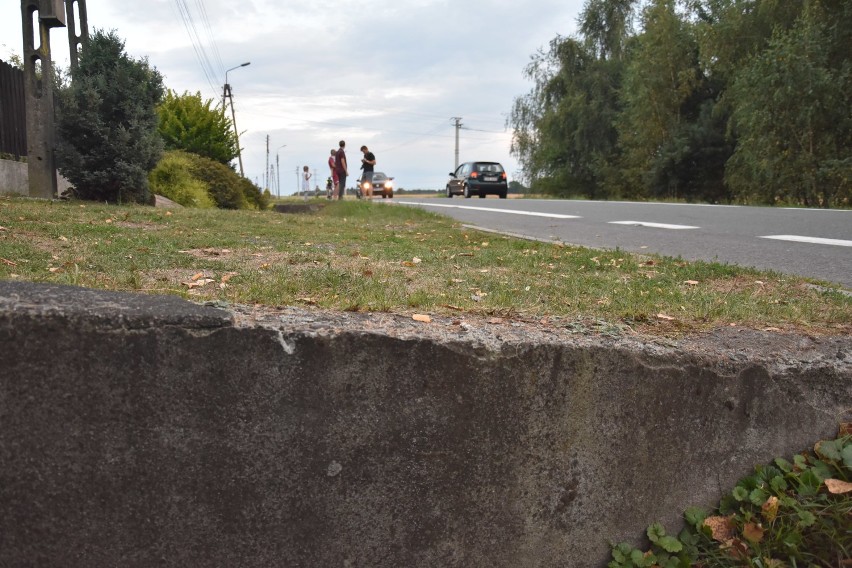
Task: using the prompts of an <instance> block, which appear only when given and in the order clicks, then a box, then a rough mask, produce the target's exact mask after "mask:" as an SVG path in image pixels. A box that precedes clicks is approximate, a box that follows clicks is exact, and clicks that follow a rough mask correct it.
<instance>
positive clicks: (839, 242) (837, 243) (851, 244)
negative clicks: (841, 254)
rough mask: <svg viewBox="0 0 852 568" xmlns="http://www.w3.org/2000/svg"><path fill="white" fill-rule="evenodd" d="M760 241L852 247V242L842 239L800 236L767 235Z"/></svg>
mask: <svg viewBox="0 0 852 568" xmlns="http://www.w3.org/2000/svg"><path fill="white" fill-rule="evenodd" d="M758 238H760V239H773V240H776V241H793V242H796V243H811V244H815V245H835V246H839V247H852V241H844V240H841V239H821V238H819V237H802V236H800V235H766V236H763V237H758Z"/></svg>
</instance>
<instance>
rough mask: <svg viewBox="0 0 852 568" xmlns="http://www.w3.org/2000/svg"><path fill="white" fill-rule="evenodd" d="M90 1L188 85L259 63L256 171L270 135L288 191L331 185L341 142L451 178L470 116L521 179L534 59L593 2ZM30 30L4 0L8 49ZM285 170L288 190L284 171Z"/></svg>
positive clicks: (55, 38)
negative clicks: (457, 124)
mask: <svg viewBox="0 0 852 568" xmlns="http://www.w3.org/2000/svg"><path fill="white" fill-rule="evenodd" d="M86 5H87V8H88V15H89V27H90V30H91V29H93V28H101V29H113V30H115V31H116V32H117V33H118V35H119V36H120V37H122V38H124V39H125V40H126V48H127V51H128V53H130V55H131V56H133V57H135V58H142V57H147V58H148V61H149V63H150V64H152V65H153V66H155V67H156V68H157V69H159V71H160V72H161V73H162V74H163V76H164V78H165V84H166V86H167V87H168V88H171V89H173V90H176V91H178V92H184V91H191V92H196V91H201V93H202V95H203V96H204V97H205V98H210V99H216V100H217V101H219V100H221V93H222V85H223V84H224V82H225V71H226V70H227V69H228V68H231V67H234V66H237V65H239V64H241V63H244V62H247V61H249V62H251V65H249V66H248V67H244V68H239V69H237V70H234V71H231V72H230V73H229V74H228V80H229V83H230V84H231V87H232V90H233V93H234V104H235V108H236V113H237V114H236V117H237V126H238V128H239V130H240V132H241V139H240V142H241V146H242V147H243V163H244V166H245V174H246V176H247V177H249V178H251V179H252V180H254V181H256V182H258V183H259V185H261V186H263V185H264V183H265V176H264V172H265V171H267V170H266V160H267V153H266V137H267V135H268V136H269V139H270V158H269V160H270V163H271V164H272V165H273V166H274V164H275V162H276V157H277V159H278V162H279V163H280V170H281V171H280V187H281V194H282V195H284V194H290V193H293V191H295V189H296V187H297V185H296V184H297V177H296V170H297V168H299V169H300V168H301V166H304V165H308V166H310V168H311V170H314V169H316V170H317V172H318V176H317V177H318V181H319V185H321V186H323V187H324V182H325V179H326V177H327V175H328V169H327V166H326V165H325V164H326V160H327V158H328V155H329V151H330V150H331V149H332V148H336V147H337V142H338V140H340V139H344V140H346V143H347V150H348V156H349V159H350V161H352V160H353V159H354V160H357V161H356V162H355V163H360V152H358V148H359V147H360V146H361V145H362V144H366V145H367V146H369V147H370V149H371V150H372V151H373V152H374V153H375V155H376V158H377V161H378V165H377V168H376V169H377V170H379V171H385V172H386V173H387V174H388V175H390V176H394V177H395V178H396V181H397V185H398V186H400V187H404V188H408V189H418V188H424V189H425V188H434V189H442V188H443V187H444V186H445V184H446V180H447V173H448V172H449V171H450V170H452V169H453V164H454V159H455V156H454V153H455V129H454V127H453V120H452V118H453V117H461V118H462V124H463V125H464V127H463V129H462V130H461V131H460V144H459V146H460V161H467V160H496V161H500V162H502V163H503V165H504V166H506V169H507V170H508V171H509V173H510V179H513V178H515V177H516V176H514V175H512V174H514V173H515V172H517V170H518V165H517V162H516V160H514V159H513V158H512V157H511V156H510V154H509V144H510V140H511V133H510V132H509V131H507V130H506V127H505V122H506V116H507V114H508V112H509V111H510V109H511V106H512V101H513V99H514V98H515V97H517V96H519V95H522V94H524V93H526V92H528V91H529V89H530V87H531V84H530V83H529V82H528V81H527V80H526V79H525V78H524V76H523V70H524V67H525V66H526V65H527V63H528V62H529V60H530V56H531V55H532V54H534V53H535V52H536V51H537V50H538V49H540V48H543V47H546V46H547V44H548V42H549V41H550V40H551V39H553V38H554V37H555V36H556V35H557V34H561V35H570V34H573V33H574V31H575V29H576V19H577V16H578V14H579V12H580V10H581V9H582V5H583V0H526V1H525V2H521V1H518V0H512V1H509V0H362V1H361V2H348V3H347V2H332V3H329V4H325V3H323V2H309V1H304V0H303V1H302V2H299V3H297V2H282V1H277V2H274V1H272V0H234V1H231V2H226V1H224V0H88V1H87V4H86ZM21 28H22V26H21V16H20V3H19V2H14V1H4V2H3V5H2V7H0V44H2V45H0V59H7V58H8V55H9V54H10V52H13V53H17V54H21V52H22V39H21ZM188 30H189V31H188ZM192 37H194V39H195V41H193V40H192V39H191V38H192ZM67 43H68V41H67V34H66V32H65V30H64V29H54V30H53V31H52V33H51V47H52V50H53V59H54V60H55V61H57V62H58V63H59V64H60V65H62V66H67V65H68V48H67ZM200 59H201V60H202V61H204V63H203V64H202V63H200V62H199V60H200ZM285 144H286V146H285V147H282V146H283V145H285ZM352 169H355V168H352ZM271 178H272V182H271V183H270V189H271V190H272V192H273V193H275V192H276V182H277V180H278V174H276V173H273V175H272V176H271Z"/></svg>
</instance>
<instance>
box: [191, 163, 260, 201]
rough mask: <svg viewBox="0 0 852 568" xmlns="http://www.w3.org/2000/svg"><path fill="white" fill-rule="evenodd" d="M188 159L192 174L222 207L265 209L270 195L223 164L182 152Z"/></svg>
mask: <svg viewBox="0 0 852 568" xmlns="http://www.w3.org/2000/svg"><path fill="white" fill-rule="evenodd" d="M184 155H185V156H186V157H187V159H188V160H189V171H190V173H191V174H192V176H193V177H194V178H195V179H197V180H200V181H201V182H203V183H204V184H205V185H206V186H207V189H208V191H209V193H210V197H212V198H213V201H215V202H216V206H217V207H219V208H222V209H266V208H267V207H269V200H270V195H269V194H268V193H267V194H264V193H263V192H261V190H260V188H259V187H257V186H256V185H255V184H253V183H252V182H251V181H249V180H248V179H246V178H244V177H240V176H239V175H238V174H237V173H236V172H234V170H232V169H231V168H229V167H228V166H226V165H225V164H222V163H219V162H216V161H213V160H211V159H209V158H205V157H203V156H199V155H197V154H189V153H186V154H184Z"/></svg>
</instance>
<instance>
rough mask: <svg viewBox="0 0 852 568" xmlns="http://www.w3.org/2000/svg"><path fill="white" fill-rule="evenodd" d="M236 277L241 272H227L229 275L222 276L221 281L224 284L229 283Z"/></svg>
mask: <svg viewBox="0 0 852 568" xmlns="http://www.w3.org/2000/svg"><path fill="white" fill-rule="evenodd" d="M234 276H239V272H227V273H225V274H223V275H222V278H221V281H222V283H223V284H224V283H225V282H227V281H229V280H230V279H231V278H233V277H234Z"/></svg>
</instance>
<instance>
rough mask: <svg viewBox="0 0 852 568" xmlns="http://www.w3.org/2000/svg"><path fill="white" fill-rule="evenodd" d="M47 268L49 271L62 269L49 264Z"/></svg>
mask: <svg viewBox="0 0 852 568" xmlns="http://www.w3.org/2000/svg"><path fill="white" fill-rule="evenodd" d="M48 270H49V271H50V272H59V271H60V270H62V269H61V268H56V267H55V266H51V267H50V268H48Z"/></svg>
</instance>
